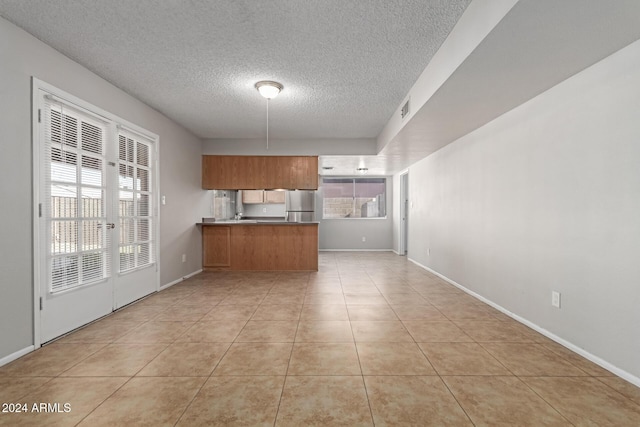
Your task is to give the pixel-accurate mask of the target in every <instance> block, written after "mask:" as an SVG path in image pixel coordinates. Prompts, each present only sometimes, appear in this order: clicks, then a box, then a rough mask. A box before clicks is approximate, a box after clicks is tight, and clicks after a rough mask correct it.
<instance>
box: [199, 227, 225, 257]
mask: <svg viewBox="0 0 640 427" xmlns="http://www.w3.org/2000/svg"><path fill="white" fill-rule="evenodd" d="M202 258H203V259H202V266H203V267H229V266H230V265H231V227H225V226H219V225H216V226H203V227H202Z"/></svg>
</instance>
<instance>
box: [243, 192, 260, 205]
mask: <svg viewBox="0 0 640 427" xmlns="http://www.w3.org/2000/svg"><path fill="white" fill-rule="evenodd" d="M242 203H264V191H262V190H243V191H242Z"/></svg>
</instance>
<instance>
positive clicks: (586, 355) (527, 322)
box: [407, 258, 640, 387]
mask: <svg viewBox="0 0 640 427" xmlns="http://www.w3.org/2000/svg"><path fill="white" fill-rule="evenodd" d="M407 259H408V260H409V261H411V262H412V263H414V264H415V265H417V266H418V267H420V268H423V269H425V270H427V271H428V272H430V273H433V274H435V275H436V276H438V277H440V278H441V279H443V280H445V281H447V282H448V283H450V284H452V285H453V286H455V287H456V288H458V289H460V290H462V291H463V292H465V293H467V294H469V295H471V296H472V297H474V298H476V299H478V300H480V301H482V302H483V303H485V304H488V305H490V306H491V307H493V308H495V309H496V310H498V311H500V312H502V313H504V314H506V315H507V316H509V317H511V318H512V319H514V320H516V321H518V322H520V323H522V324H523V325H526V326H528V327H529V328H531V329H533V330H534V331H536V332H539V333H540V334H542V335H544V336H545V337H547V338H549V339H551V340H553V341H555V342H557V343H558V344H560V345H562V346H564V347H566V348H568V349H569V350H571V351H573V352H574V353H578V354H579V355H580V356H582V357H584V358H585V359H588V360H590V361H591V362H593V363H595V364H596V365H598V366H601V367H602V368H604V369H606V370H607V371H609V372H612V373H614V374H615V375H617V376H619V377H620V378H622V379H625V380H627V381H629V382H630V383H631V384H633V385H635V386H637V387H640V378H639V377H636V376H635V375H633V374H631V373H629V372H627V371H625V370H624V369H620V368H618V367H617V366H615V365H613V364H611V363H609V362H607V361H606V360H604V359H601V358H600V357H598V356H596V355H594V354H591V353H589V352H588V351H586V350H584V349H582V348H580V347H578V346H577V345H575V344H573V343H571V342H569V341H567V340H565V339H564V338H561V337H559V336H557V335H555V334H554V333H552V332H550V331H548V330H546V329H544V328H543V327H541V326H539V325H537V324H535V323H533V322H531V321H530V320H527V319H525V318H523V317H520V316H518V315H517V314H515V313H512V312H510V311H509V310H507V309H506V308H504V307H502V306H501V305H498V304H496V303H495V302H493V301H491V300H489V299H487V298H485V297H483V296H482V295H480V294H478V293H476V292H474V291H472V290H470V289H467V288H465V287H464V286H462V285H461V284H460V283H457V282H456V281H454V280H451V279H449V278H448V277H447V276H445V275H443V274H440V273H438V272H437V271H435V270H433V269H431V268H429V267H427V266H426V265H422V264H420V263H419V262H417V261H416V260H414V259H411V258H407Z"/></svg>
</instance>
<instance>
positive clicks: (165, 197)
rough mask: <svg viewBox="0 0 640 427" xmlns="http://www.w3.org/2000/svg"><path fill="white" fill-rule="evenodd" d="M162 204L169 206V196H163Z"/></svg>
mask: <svg viewBox="0 0 640 427" xmlns="http://www.w3.org/2000/svg"><path fill="white" fill-rule="evenodd" d="M162 204H163V205H166V204H167V196H162Z"/></svg>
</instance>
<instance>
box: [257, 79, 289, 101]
mask: <svg viewBox="0 0 640 427" xmlns="http://www.w3.org/2000/svg"><path fill="white" fill-rule="evenodd" d="M256 89H258V92H260V95H262V96H264V97H265V98H267V99H273V98H275V97H276V96H278V94H279V93H280V92H281V91H282V89H284V86H282V85H281V84H280V83H278V82H273V81H270V80H263V81H261V82H258V83H256Z"/></svg>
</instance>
